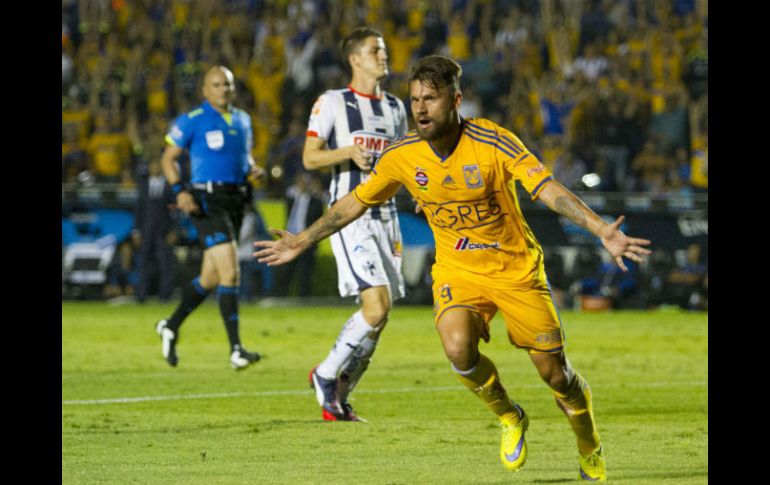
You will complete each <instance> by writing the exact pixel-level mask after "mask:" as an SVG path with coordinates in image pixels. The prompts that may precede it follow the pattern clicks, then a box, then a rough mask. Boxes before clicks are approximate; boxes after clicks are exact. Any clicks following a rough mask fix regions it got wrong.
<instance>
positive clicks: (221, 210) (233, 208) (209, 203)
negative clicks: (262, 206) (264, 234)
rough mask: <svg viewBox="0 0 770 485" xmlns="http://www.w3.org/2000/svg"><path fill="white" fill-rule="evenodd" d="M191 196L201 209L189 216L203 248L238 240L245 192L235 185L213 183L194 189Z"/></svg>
mask: <svg viewBox="0 0 770 485" xmlns="http://www.w3.org/2000/svg"><path fill="white" fill-rule="evenodd" d="M193 197H194V198H195V202H196V203H197V204H198V207H200V212H199V213H197V214H191V215H190V218H191V220H192V223H193V224H194V225H195V229H197V230H198V241H199V242H200V244H201V246H203V249H204V250H205V249H208V248H210V247H213V246H216V245H217V244H222V243H225V242H229V241H236V242H237V241H238V234H239V233H240V231H241V223H243V208H244V204H246V200H247V199H246V196H245V194H244V192H243V190H242V189H241V188H240V187H238V186H236V185H228V186H225V187H214V188H213V189H210V190H201V189H194V190H193Z"/></svg>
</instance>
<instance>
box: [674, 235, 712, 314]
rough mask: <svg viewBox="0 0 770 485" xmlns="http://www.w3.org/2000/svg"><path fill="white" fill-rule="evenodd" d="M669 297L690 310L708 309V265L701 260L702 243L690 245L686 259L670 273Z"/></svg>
mask: <svg viewBox="0 0 770 485" xmlns="http://www.w3.org/2000/svg"><path fill="white" fill-rule="evenodd" d="M667 298H668V301H669V302H670V303H673V304H676V305H679V306H680V307H681V308H686V309H688V310H707V309H708V266H707V264H706V263H704V262H703V261H702V260H701V247H700V245H698V244H691V245H689V246H688V247H687V256H686V258H685V261H684V262H683V263H681V264H677V266H676V267H675V268H674V269H673V270H671V273H669V275H668V280H667Z"/></svg>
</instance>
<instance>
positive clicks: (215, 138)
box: [206, 130, 225, 150]
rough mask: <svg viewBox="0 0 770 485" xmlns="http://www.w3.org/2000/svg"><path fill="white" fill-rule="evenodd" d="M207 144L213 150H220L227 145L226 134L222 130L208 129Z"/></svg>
mask: <svg viewBox="0 0 770 485" xmlns="http://www.w3.org/2000/svg"><path fill="white" fill-rule="evenodd" d="M206 145H208V147H209V148H211V149H212V150H219V149H220V148H222V147H223V146H224V145H225V134H224V133H222V131H220V130H215V131H207V132H206Z"/></svg>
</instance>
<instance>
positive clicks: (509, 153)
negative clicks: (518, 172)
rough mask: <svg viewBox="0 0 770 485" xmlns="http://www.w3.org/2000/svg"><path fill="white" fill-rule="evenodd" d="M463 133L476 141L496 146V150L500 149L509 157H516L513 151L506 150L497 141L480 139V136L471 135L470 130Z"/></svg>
mask: <svg viewBox="0 0 770 485" xmlns="http://www.w3.org/2000/svg"><path fill="white" fill-rule="evenodd" d="M465 134H466V135H468V137H469V138H471V139H472V140H476V141H478V142H480V143H486V144H487V145H492V146H493V147H495V148H497V149H498V150H500V151H501V152H503V153H505V154H506V155H508V156H509V157H511V158H516V155H514V154H513V153H511V152H509V151H508V150H506V149H504V148H503V147H502V146H500V144H499V143H494V142H492V141H490V140H484V139H481V138H477V137H475V136H473V135H471V133H470V132H466V133H465Z"/></svg>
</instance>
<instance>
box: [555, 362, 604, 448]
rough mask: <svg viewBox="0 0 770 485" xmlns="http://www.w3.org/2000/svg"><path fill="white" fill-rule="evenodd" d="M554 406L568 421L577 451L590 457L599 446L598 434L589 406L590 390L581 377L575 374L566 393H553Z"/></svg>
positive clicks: (591, 408) (590, 406)
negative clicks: (573, 433)
mask: <svg viewBox="0 0 770 485" xmlns="http://www.w3.org/2000/svg"><path fill="white" fill-rule="evenodd" d="M553 394H554V397H555V398H556V404H557V405H558V406H559V409H561V410H562V412H564V414H565V415H566V416H567V419H568V420H569V424H570V426H572V430H573V431H574V432H575V436H576V437H577V446H578V450H579V451H580V453H581V454H582V455H590V454H591V453H593V452H594V451H595V450H596V449H597V448H599V446H600V441H599V433H597V432H596V423H595V422H594V412H593V406H592V404H591V388H590V387H589V386H588V383H587V382H586V381H585V379H583V376H581V375H580V374H578V373H577V372H576V373H575V378H574V379H573V380H572V383H571V384H570V386H569V388H567V391H566V392H565V393H564V394H562V393H560V392H556V391H554V392H553Z"/></svg>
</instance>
